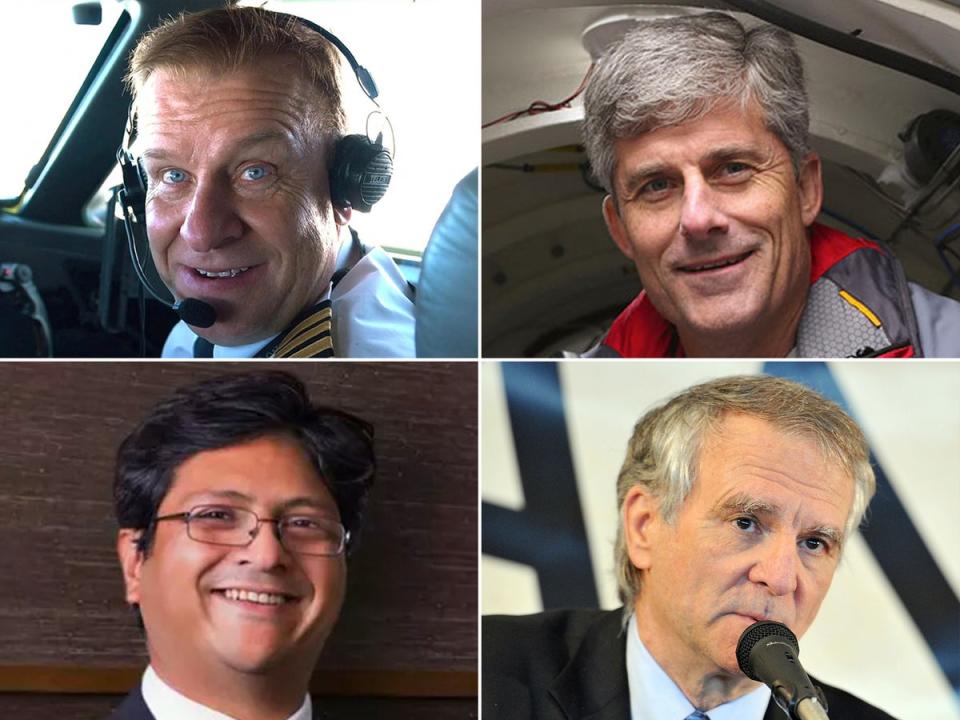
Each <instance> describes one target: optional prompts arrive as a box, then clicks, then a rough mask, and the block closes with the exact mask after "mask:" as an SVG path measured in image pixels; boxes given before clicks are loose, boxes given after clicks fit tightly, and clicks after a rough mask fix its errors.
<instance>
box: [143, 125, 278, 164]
mask: <svg viewBox="0 0 960 720" xmlns="http://www.w3.org/2000/svg"><path fill="white" fill-rule="evenodd" d="M270 143H283V144H284V145H286V146H287V147H288V148H290V147H292V146H293V144H294V140H293V138H291V137H290V136H289V135H288V134H287V133H285V132H281V131H280V130H261V131H260V132H255V133H252V134H251V135H247V136H246V137H244V138H241V139H240V140H238V141H237V142H235V143H233V145H231V146H230V150H229V153H228V154H229V156H231V157H232V156H234V155H238V154H240V153H242V152H245V151H248V150H250V149H251V148H254V147H257V146H258V145H267V144H270ZM140 157H141V158H144V159H150V160H170V159H172V158H175V157H177V152H176V151H173V150H168V149H166V148H162V147H161V148H147V149H146V150H144V151H143V152H142V153H140Z"/></svg>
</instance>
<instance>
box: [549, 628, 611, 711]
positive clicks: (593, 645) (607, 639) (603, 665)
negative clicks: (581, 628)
mask: <svg viewBox="0 0 960 720" xmlns="http://www.w3.org/2000/svg"><path fill="white" fill-rule="evenodd" d="M622 617H623V612H622V610H612V611H610V612H606V613H603V614H602V615H601V616H600V617H599V619H598V620H597V621H596V622H594V623H593V624H592V625H591V626H590V628H589V629H588V630H587V632H586V634H585V635H584V637H583V640H582V641H581V643H580V646H579V647H578V648H577V650H576V652H575V653H574V655H573V657H572V658H571V659H570V662H569V663H567V665H566V667H564V668H563V670H562V671H561V672H560V674H559V675H558V676H557V677H556V679H555V680H554V681H553V683H552V685H551V686H550V694H551V696H552V697H553V698H554V699H555V700H556V701H557V703H558V704H559V705H560V707H561V708H562V709H563V712H564V713H565V714H566V716H567V718H569V720H625V719H626V718H629V717H630V690H629V688H628V687H627V660H626V652H627V650H626V647H627V646H626V642H627V636H626V634H625V632H624V630H623V628H622V623H621V618H622Z"/></svg>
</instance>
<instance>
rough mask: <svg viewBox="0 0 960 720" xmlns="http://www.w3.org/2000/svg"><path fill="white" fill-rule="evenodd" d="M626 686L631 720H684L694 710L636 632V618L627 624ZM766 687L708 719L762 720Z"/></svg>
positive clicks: (713, 711)
mask: <svg viewBox="0 0 960 720" xmlns="http://www.w3.org/2000/svg"><path fill="white" fill-rule="evenodd" d="M627 683H628V685H629V687H630V717H631V718H632V720H685V718H686V717H687V716H688V715H689V714H690V713H692V712H693V711H694V710H696V708H694V707H693V705H691V704H690V701H689V700H687V698H686V696H685V695H684V694H683V691H681V690H680V688H679V687H677V684H676V683H675V682H674V681H673V680H671V679H670V676H669V675H667V673H666V672H664V670H663V668H661V667H660V665H659V664H658V663H657V661H656V660H654V659H653V656H652V655H651V654H650V653H649V651H648V650H647V648H646V647H644V644H643V641H642V640H640V634H639V633H638V632H637V617H636V615H631V616H630V623H629V624H628V625H627ZM769 702H770V688H768V687H767V686H766V685H761V686H760V687H758V688H757V689H756V690H753V691H751V692H749V693H747V694H746V695H744V696H742V697H739V698H737V699H736V700H734V701H732V702H728V703H724V704H723V705H718V706H717V707H715V708H713V709H711V710H704V711H703V712H705V713H706V714H707V715H709V716H710V720H763V716H764V715H765V714H766V712H767V705H768V704H769Z"/></svg>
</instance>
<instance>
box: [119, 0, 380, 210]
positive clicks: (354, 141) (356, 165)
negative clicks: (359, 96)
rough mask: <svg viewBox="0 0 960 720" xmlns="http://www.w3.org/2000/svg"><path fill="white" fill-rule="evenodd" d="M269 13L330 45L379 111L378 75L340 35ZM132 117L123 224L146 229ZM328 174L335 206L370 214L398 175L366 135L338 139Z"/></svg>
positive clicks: (123, 160)
mask: <svg viewBox="0 0 960 720" xmlns="http://www.w3.org/2000/svg"><path fill="white" fill-rule="evenodd" d="M265 12H269V13H270V14H271V15H275V16H277V17H278V18H290V19H292V20H294V21H296V22H297V23H298V24H300V25H302V26H303V27H306V28H308V29H310V30H313V31H314V32H316V33H319V34H320V35H321V36H322V37H323V38H325V39H326V40H327V41H328V42H330V43H331V44H332V45H333V46H334V47H336V48H337V49H338V50H339V51H340V53H341V54H342V55H343V57H345V58H346V60H347V62H348V63H349V64H350V68H351V69H352V70H353V73H354V75H356V77H357V82H358V83H359V84H360V87H361V88H362V89H363V92H364V94H365V95H366V96H367V97H368V98H370V100H371V101H372V102H373V104H374V105H376V106H377V107H378V108H379V107H380V105H379V103H377V99H376V98H377V96H378V94H379V92H378V91H377V84H376V83H375V82H374V80H373V76H372V75H371V74H370V72H369V71H368V70H367V69H366V68H365V67H363V66H362V65H360V63H358V62H357V60H356V58H355V57H354V56H353V53H352V52H350V49H349V48H348V47H347V46H346V45H344V44H343V42H342V41H341V40H340V39H339V38H338V37H337V36H336V35H334V34H333V33H331V32H329V31H328V30H325V29H324V28H322V27H320V26H319V25H317V24H316V23H313V22H311V21H309V20H306V19H304V18H301V17H297V16H296V15H287V14H286V13H280V12H275V11H272V10H267V11H265ZM128 115H129V117H128V120H127V127H126V131H125V133H124V142H123V145H122V146H121V147H120V149H119V150H117V160H118V162H119V163H120V170H121V173H122V175H123V189H122V190H121V191H120V197H119V200H120V203H121V204H122V207H123V217H124V223H125V224H127V227H128V229H130V225H131V223H133V224H137V223H139V224H140V226H141V227H143V224H144V223H145V221H146V198H147V176H146V171H145V170H144V169H143V165H142V164H141V162H140V160H139V158H136V157H134V155H133V153H132V152H131V151H130V147H131V145H132V144H133V141H134V140H135V139H136V136H137V130H136V115H135V113H134V109H133V105H132V104H131V105H130V110H129V114H128ZM388 122H389V121H388ZM329 175H330V201H331V202H332V204H333V206H334V207H337V208H353V209H354V210H359V211H360V212H369V211H370V208H371V207H372V206H373V205H374V204H375V203H376V202H377V201H378V200H380V198H382V197H383V196H384V195H385V194H386V192H387V187H389V185H390V178H391V177H392V176H393V158H392V157H391V155H390V151H389V150H387V149H386V148H385V147H384V146H383V133H380V134H379V135H378V136H377V138H376V140H371V139H370V138H369V137H368V136H367V135H345V136H344V137H341V138H340V139H339V140H337V144H336V147H335V149H334V155H333V163H332V165H331V166H330V170H329Z"/></svg>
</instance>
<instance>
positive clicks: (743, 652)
mask: <svg viewBox="0 0 960 720" xmlns="http://www.w3.org/2000/svg"><path fill="white" fill-rule="evenodd" d="M768 637H776V638H777V639H779V640H784V641H786V642H787V643H789V644H790V645H792V646H793V652H794V654H796V655H799V654H800V645H799V643H798V642H797V636H796V635H794V634H793V631H792V630H790V628H788V627H787V626H786V625H784V624H783V623H778V622H772V621H769V620H761V621H760V622H755V623H754V624H753V625H751V626H750V627H748V628H747V629H746V630H744V631H743V634H742V635H740V639H739V640H738V641H737V665H739V666H740V670H741V671H742V672H743V674H744V675H746V676H747V677H748V678H750V679H751V680H760V678H758V677H757V676H756V674H755V673H754V672H753V665H752V664H751V662H750V652H751V651H752V650H753V648H754V646H755V645H756V644H757V643H758V642H760V641H761V640H765V639H766V638H768Z"/></svg>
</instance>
